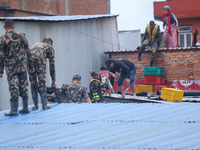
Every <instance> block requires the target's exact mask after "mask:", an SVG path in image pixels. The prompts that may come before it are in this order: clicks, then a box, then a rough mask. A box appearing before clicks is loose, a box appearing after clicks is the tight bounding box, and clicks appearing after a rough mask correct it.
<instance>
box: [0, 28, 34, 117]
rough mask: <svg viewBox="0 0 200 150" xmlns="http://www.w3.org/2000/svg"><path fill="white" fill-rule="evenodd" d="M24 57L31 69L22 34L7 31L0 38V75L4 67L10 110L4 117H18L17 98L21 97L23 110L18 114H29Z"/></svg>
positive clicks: (26, 42)
mask: <svg viewBox="0 0 200 150" xmlns="http://www.w3.org/2000/svg"><path fill="white" fill-rule="evenodd" d="M26 56H27V58H28V64H29V68H30V69H33V62H32V57H31V52H30V49H29V45H28V41H27V39H26V38H25V36H24V34H22V33H18V32H16V31H14V30H13V29H10V30H7V31H6V33H5V34H4V35H3V36H2V37H1V38H0V74H3V70H4V65H5V67H6V73H7V80H8V84H9V91H10V95H11V99H10V104H11V110H10V112H9V113H5V115H6V116H17V115H18V113H17V110H18V99H19V96H21V97H22V101H23V109H21V110H20V111H19V113H29V110H28V89H27V86H28V81H27V60H26Z"/></svg>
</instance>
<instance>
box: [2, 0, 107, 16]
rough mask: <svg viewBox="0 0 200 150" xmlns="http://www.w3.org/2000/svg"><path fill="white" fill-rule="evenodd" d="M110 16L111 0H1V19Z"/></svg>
mask: <svg viewBox="0 0 200 150" xmlns="http://www.w3.org/2000/svg"><path fill="white" fill-rule="evenodd" d="M95 14H110V0H0V17H24V16H51V15H95Z"/></svg>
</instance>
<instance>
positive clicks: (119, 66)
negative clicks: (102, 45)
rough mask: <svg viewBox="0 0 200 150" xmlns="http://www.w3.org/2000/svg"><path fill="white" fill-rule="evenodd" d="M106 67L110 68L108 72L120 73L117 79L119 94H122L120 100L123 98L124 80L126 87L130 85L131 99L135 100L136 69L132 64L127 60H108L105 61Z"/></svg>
mask: <svg viewBox="0 0 200 150" xmlns="http://www.w3.org/2000/svg"><path fill="white" fill-rule="evenodd" d="M106 66H107V67H108V68H110V71H111V72H113V73H115V72H116V71H117V72H119V73H121V74H120V77H119V78H118V86H119V89H120V92H121V93H122V96H121V98H125V93H124V87H123V81H124V79H125V78H127V79H126V82H127V84H128V85H130V84H131V88H132V90H133V97H134V98H136V85H135V80H134V77H135V74H136V67H135V65H134V63H132V62H131V61H129V60H127V59H120V60H112V59H108V60H107V61H106Z"/></svg>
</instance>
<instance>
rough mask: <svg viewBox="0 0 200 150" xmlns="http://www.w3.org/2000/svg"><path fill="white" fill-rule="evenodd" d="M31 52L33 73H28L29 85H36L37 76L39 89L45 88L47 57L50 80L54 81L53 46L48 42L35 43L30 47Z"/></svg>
mask: <svg viewBox="0 0 200 150" xmlns="http://www.w3.org/2000/svg"><path fill="white" fill-rule="evenodd" d="M31 54H32V57H33V60H34V67H35V73H33V74H31V73H29V74H30V81H31V87H34V88H35V87H36V85H37V79H36V76H38V80H39V89H46V62H47V60H46V59H47V58H48V59H49V64H50V75H51V78H52V82H55V80H56V78H55V77H56V75H55V61H54V48H53V47H52V46H51V45H49V44H48V43H36V44H34V45H32V47H31Z"/></svg>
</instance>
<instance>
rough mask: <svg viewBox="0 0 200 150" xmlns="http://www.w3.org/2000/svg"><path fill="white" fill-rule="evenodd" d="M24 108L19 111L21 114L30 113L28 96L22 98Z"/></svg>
mask: <svg viewBox="0 0 200 150" xmlns="http://www.w3.org/2000/svg"><path fill="white" fill-rule="evenodd" d="M22 103H23V108H22V109H21V110H19V113H24V114H26V113H30V111H29V110H28V96H26V97H23V98H22Z"/></svg>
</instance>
